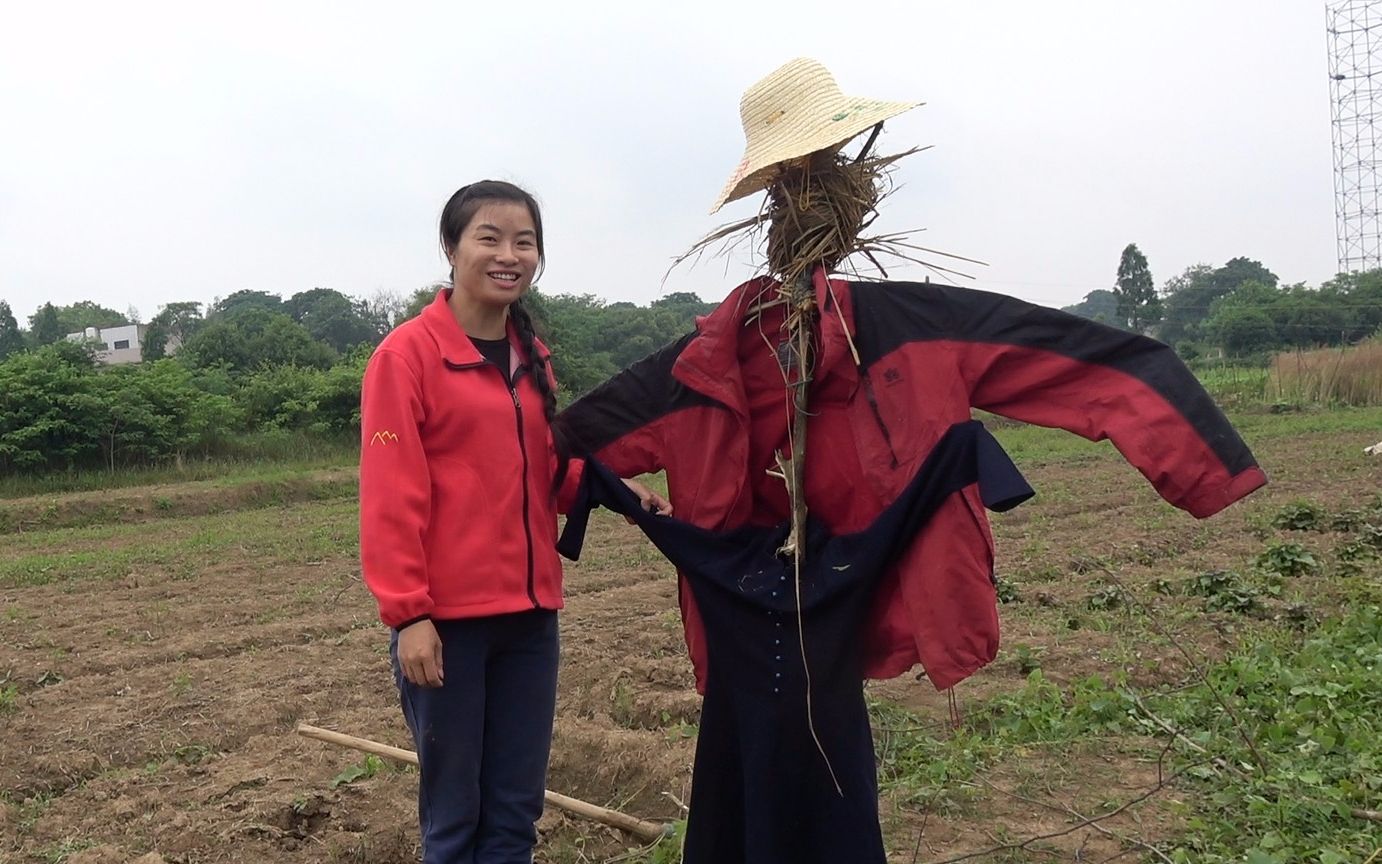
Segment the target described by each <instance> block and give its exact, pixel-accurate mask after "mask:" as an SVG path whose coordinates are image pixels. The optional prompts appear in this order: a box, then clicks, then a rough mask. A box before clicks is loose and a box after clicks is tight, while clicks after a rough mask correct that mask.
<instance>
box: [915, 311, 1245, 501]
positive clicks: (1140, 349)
mask: <svg viewBox="0 0 1382 864" xmlns="http://www.w3.org/2000/svg"><path fill="white" fill-rule="evenodd" d="M912 287H913V288H914V289H915V292H903V293H904V294H911V295H912V296H911V298H910V302H905V303H902V304H901V305H902V306H905V309H906V312H905V316H906V318H907V319H909V326H908V329H909V330H910V331H911V335H912V337H913V338H917V337H920V338H925V339H928V340H931V341H932V342H933V347H935V348H936V349H938V350H940V351H942V352H943V353H945V354H949V355H950V359H951V361H952V362H953V364H954V367H953V368H954V369H955V370H956V371H957V373H958V375H959V378H960V380H961V382H962V384H963V386H964V387H965V388H967V390H968V398H969V404H970V405H972V406H973V407H976V408H981V409H983V410H986V411H992V412H993V413H995V414H1001V415H1003V416H1005V417H1011V418H1014V419H1017V420H1022V421H1025V422H1028V423H1034V424H1037V425H1040V426H1052V427H1057V428H1061V429H1066V430H1069V431H1071V432H1074V433H1075V434H1077V435H1080V436H1082V437H1084V438H1088V439H1089V440H1091V441H1102V440H1104V439H1108V440H1110V441H1111V442H1112V443H1113V446H1114V447H1116V448H1117V449H1118V451H1119V452H1120V453H1121V454H1122V455H1123V457H1124V458H1125V459H1126V460H1127V461H1128V462H1129V463H1130V464H1132V465H1133V466H1134V467H1135V468H1137V469H1138V470H1139V471H1140V472H1142V475H1143V476H1144V477H1146V478H1147V480H1148V481H1149V482H1150V483H1151V484H1152V486H1153V487H1155V488H1156V490H1157V492H1158V493H1159V494H1160V495H1161V497H1163V498H1164V499H1166V500H1167V501H1168V502H1170V503H1171V504H1173V505H1175V506H1176V507H1179V508H1181V509H1182V510H1186V511H1188V512H1189V513H1191V514H1192V515H1194V516H1196V517H1199V518H1204V517H1207V516H1212V515H1213V514H1215V513H1217V512H1219V511H1220V510H1222V509H1224V508H1225V507H1227V506H1228V505H1230V504H1232V503H1233V502H1235V501H1237V500H1239V499H1241V498H1243V497H1244V496H1246V495H1248V494H1249V493H1251V492H1252V491H1254V490H1255V489H1257V488H1259V487H1260V486H1262V485H1263V484H1265V483H1266V482H1267V478H1266V475H1265V474H1264V473H1263V472H1262V469H1261V468H1259V467H1258V465H1257V462H1256V460H1255V459H1254V458H1253V455H1252V452H1251V451H1250V450H1249V449H1248V447H1247V445H1246V444H1245V443H1244V442H1243V439H1242V438H1241V437H1240V436H1239V435H1238V433H1237V431H1236V430H1234V428H1233V427H1232V426H1231V425H1230V424H1229V422H1228V419H1227V418H1226V417H1225V416H1224V414H1223V412H1222V411H1220V410H1219V408H1218V406H1217V405H1215V404H1214V401H1213V400H1212V399H1211V398H1210V396H1209V394H1208V393H1206V392H1205V390H1204V388H1203V387H1202V386H1201V385H1200V383H1199V381H1198V380H1197V379H1196V378H1195V376H1194V374H1193V373H1191V371H1190V370H1189V369H1188V368H1187V367H1186V366H1185V364H1184V363H1182V362H1181V360H1180V359H1179V358H1178V357H1177V356H1176V355H1175V352H1174V351H1172V350H1171V348H1169V347H1168V346H1166V345H1165V344H1163V343H1161V342H1158V341H1156V340H1155V339H1150V338H1147V337H1145V336H1141V335H1138V334H1135V333H1129V332H1126V331H1123V330H1119V329H1117V328H1114V327H1108V326H1105V325H1102V324H1097V323H1095V322H1093V321H1089V320H1087V319H1084V318H1080V317H1078V316H1075V315H1070V314H1067V313H1064V312H1059V311H1056V310H1053V309H1047V308H1044V307H1041V306H1035V305H1032V304H1030V303H1025V302H1023V301H1020V300H1016V299H1014V298H1011V297H1006V296H1003V295H1001V294H990V293H987V292H983V291H973V290H968V289H963V288H952V287H948V286H933V285H925V286H912ZM898 299H899V300H900V299H901V298H900V297H899V298H898ZM918 301H920V302H918ZM898 311H899V312H900V311H901V310H898ZM947 365H949V364H947Z"/></svg>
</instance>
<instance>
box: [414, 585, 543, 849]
mask: <svg viewBox="0 0 1382 864" xmlns="http://www.w3.org/2000/svg"><path fill="white" fill-rule="evenodd" d="M432 623H433V624H434V625H435V626H436V628H437V634H438V635H439V636H440V637H441V643H442V672H443V675H444V682H445V683H444V684H443V685H442V686H441V687H437V688H429V687H418V686H416V685H414V684H411V683H409V682H408V680H407V679H406V678H404V677H403V674H402V671H401V669H400V668H399V663H398V632H397V631H395V632H394V634H393V639H392V642H391V644H390V646H389V654H390V656H391V657H392V658H393V669H394V680H395V682H396V683H397V684H398V689H399V696H400V699H401V701H402V703H403V716H404V718H405V719H406V720H407V721H408V729H409V731H411V732H412V733H413V741H414V742H415V744H416V746H417V754H418V767H419V774H420V776H419V783H418V827H419V829H420V831H421V836H422V862H423V864H531V862H532V860H533V847H534V845H536V843H537V828H536V823H537V820H538V818H539V817H540V816H541V815H542V805H543V797H544V796H543V790H544V789H545V788H546V784H547V757H548V755H549V753H550V751H551V742H552V716H553V713H554V712H555V710H556V694H557V655H558V650H559V648H558V635H557V613H556V612H554V611H551V610H547V609H535V610H533V611H531V612H519V613H515V614H512V615H494V616H489V617H484V618H464V619H456V620H444V621H433V622H432Z"/></svg>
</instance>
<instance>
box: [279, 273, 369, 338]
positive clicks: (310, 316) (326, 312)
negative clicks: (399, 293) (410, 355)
mask: <svg viewBox="0 0 1382 864" xmlns="http://www.w3.org/2000/svg"><path fill="white" fill-rule="evenodd" d="M283 311H285V312H287V313H288V315H289V316H291V317H292V319H293V320H294V321H296V322H298V323H299V324H301V325H302V326H303V327H305V328H307V332H308V333H310V334H311V335H312V338H313V339H317V340H319V341H321V342H325V343H326V344H328V345H330V346H331V347H332V348H334V349H336V350H337V351H339V352H342V353H344V352H346V351H349V350H350V349H351V348H354V347H355V346H356V345H372V344H374V343H375V342H377V341H378V339H379V338H380V334H379V332H378V326H377V325H376V323H375V322H373V321H371V319H370V317H369V310H368V307H367V306H366V305H365V304H364V303H361V302H359V301H356V300H352V299H351V298H349V297H347V296H346V295H344V294H342V293H341V292H339V291H335V290H333V289H331V288H313V289H311V290H310V291H302V292H299V293H297V294H294V295H293V296H292V297H290V298H288V300H287V301H286V302H285V303H284V304H283Z"/></svg>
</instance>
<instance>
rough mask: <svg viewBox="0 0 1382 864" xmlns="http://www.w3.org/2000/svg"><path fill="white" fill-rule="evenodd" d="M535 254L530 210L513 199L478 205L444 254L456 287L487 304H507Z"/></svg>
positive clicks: (524, 286)
mask: <svg viewBox="0 0 1382 864" xmlns="http://www.w3.org/2000/svg"><path fill="white" fill-rule="evenodd" d="M540 257H541V256H540V255H539V253H538V248H537V228H536V227H535V226H534V225H533V217H532V214H531V213H529V212H528V208H527V206H526V205H523V204H520V203H518V202H514V201H493V202H490V203H487V204H484V205H482V206H481V207H480V209H478V210H476V211H475V216H474V217H472V218H471V220H470V223H469V224H468V225H466V227H465V230H464V231H462V232H461V238H460V240H459V241H457V243H456V248H454V249H452V250H451V254H450V255H448V256H447V258H448V259H449V260H450V262H451V266H452V268H454V275H453V277H452V283H453V284H454V285H455V288H456V290H457V291H460V292H462V293H463V294H464V295H465V296H466V297H467V298H469V299H470V300H472V301H473V302H476V303H480V304H482V305H486V306H508V305H509V304H510V303H512V302H513V301H515V300H517V299H518V298H519V297H521V296H522V295H523V292H524V291H527V290H528V286H529V285H530V284H531V283H532V281H533V274H535V273H536V272H537V267H538V260H539V258H540Z"/></svg>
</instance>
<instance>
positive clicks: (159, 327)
mask: <svg viewBox="0 0 1382 864" xmlns="http://www.w3.org/2000/svg"><path fill="white" fill-rule="evenodd" d="M203 323H204V322H203V319H202V304H200V303H197V302H192V301H183V302H179V303H169V304H168V305H167V306H164V307H163V308H162V309H160V310H159V312H158V314H157V315H155V316H154V317H153V318H152V319H151V320H150V321H149V326H148V328H147V329H146V330H145V331H144V350H143V355H144V359H145V360H158V359H159V358H161V357H164V356H166V355H167V354H170V353H173V352H175V351H177V350H178V349H179V348H181V347H182V346H183V345H184V344H185V343H186V342H187V340H188V339H191V338H192V335H193V334H194V333H196V332H197V330H198V329H199V328H200V327H201V326H202V324H203Z"/></svg>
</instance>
